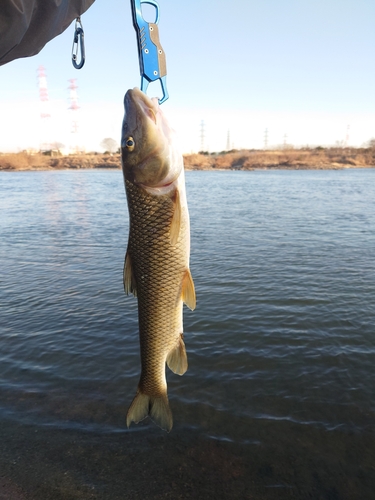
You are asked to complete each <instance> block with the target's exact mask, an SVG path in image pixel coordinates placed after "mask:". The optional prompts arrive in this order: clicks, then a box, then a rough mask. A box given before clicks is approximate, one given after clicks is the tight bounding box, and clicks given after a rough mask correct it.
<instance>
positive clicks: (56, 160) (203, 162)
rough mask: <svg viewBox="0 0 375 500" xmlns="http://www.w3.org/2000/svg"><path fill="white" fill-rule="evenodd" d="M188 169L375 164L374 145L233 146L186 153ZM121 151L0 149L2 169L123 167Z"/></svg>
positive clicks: (286, 167) (298, 167)
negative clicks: (5, 151)
mask: <svg viewBox="0 0 375 500" xmlns="http://www.w3.org/2000/svg"><path fill="white" fill-rule="evenodd" d="M184 164H185V169H186V170H268V169H288V170H298V169H301V170H319V169H320V170H332V169H335V170H337V169H342V168H373V167H375V148H321V147H318V148H315V149H308V148H306V149H289V150H270V151H265V150H247V149H244V150H232V151H224V152H221V153H211V154H210V153H206V152H202V153H197V154H190V155H184ZM120 168H121V156H120V154H118V153H117V154H95V153H89V154H77V155H70V156H62V155H60V154H59V153H54V152H52V153H51V154H42V153H37V154H28V153H25V152H22V153H16V154H1V153H0V171H25V170H66V169H120Z"/></svg>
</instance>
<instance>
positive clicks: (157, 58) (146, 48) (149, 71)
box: [130, 0, 169, 104]
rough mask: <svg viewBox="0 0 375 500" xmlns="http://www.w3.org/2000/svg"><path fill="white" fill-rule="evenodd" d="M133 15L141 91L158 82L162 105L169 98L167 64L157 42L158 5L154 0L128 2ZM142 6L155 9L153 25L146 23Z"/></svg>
mask: <svg viewBox="0 0 375 500" xmlns="http://www.w3.org/2000/svg"><path fill="white" fill-rule="evenodd" d="M130 3H131V7H132V14H133V26H134V28H135V31H136V33H137V43H138V56H139V67H140V71H141V90H142V91H143V92H146V91H147V87H148V84H149V83H150V82H154V81H156V80H160V84H161V88H162V91H163V97H162V98H161V99H159V104H162V103H163V102H164V101H166V100H167V99H168V97H169V95H168V91H167V84H166V75H167V63H166V59H165V54H164V50H163V48H162V46H161V44H160V41H159V28H158V23H159V5H158V3H157V2H155V0H143V1H142V0H130ZM142 4H149V5H152V6H153V7H155V9H156V19H155V22H154V23H148V22H147V21H145V20H144V19H143V16H142V9H141V5H142Z"/></svg>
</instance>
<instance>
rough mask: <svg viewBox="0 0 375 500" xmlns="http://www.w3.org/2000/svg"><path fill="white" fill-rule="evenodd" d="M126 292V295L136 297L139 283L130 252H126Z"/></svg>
mask: <svg viewBox="0 0 375 500" xmlns="http://www.w3.org/2000/svg"><path fill="white" fill-rule="evenodd" d="M124 290H125V293H126V295H129V293H132V294H133V295H134V297H136V296H137V283H136V281H135V277H134V274H133V269H132V260H131V257H130V254H129V252H126V255H125V263H124Z"/></svg>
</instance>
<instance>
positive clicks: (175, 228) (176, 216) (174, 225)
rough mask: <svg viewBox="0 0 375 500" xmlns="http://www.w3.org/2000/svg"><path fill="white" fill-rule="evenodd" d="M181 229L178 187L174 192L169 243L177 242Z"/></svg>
mask: <svg viewBox="0 0 375 500" xmlns="http://www.w3.org/2000/svg"><path fill="white" fill-rule="evenodd" d="M180 229H181V200H180V193H179V191H178V188H177V189H176V192H175V202H174V212H173V217H172V222H171V228H170V237H171V245H175V244H176V243H177V240H178V237H179V235H180Z"/></svg>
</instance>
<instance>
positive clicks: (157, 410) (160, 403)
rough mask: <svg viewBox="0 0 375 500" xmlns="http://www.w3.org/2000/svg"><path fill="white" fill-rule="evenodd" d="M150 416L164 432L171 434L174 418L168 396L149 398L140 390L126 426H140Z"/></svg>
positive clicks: (129, 412) (127, 416) (128, 414)
mask: <svg viewBox="0 0 375 500" xmlns="http://www.w3.org/2000/svg"><path fill="white" fill-rule="evenodd" d="M148 416H150V417H151V418H152V420H153V421H154V422H155V423H156V424H157V425H158V426H159V427H161V428H162V429H163V430H165V431H167V432H169V431H170V430H171V429H172V426H173V417H172V412H171V410H170V408H169V403H168V396H167V394H163V395H162V396H158V397H154V396H148V395H147V394H144V393H143V392H141V391H140V390H139V389H138V391H137V394H136V396H135V398H134V399H133V401H132V404H131V405H130V407H129V410H128V413H127V415H126V425H127V426H128V427H130V424H131V423H132V422H135V423H136V424H138V422H140V421H141V420H143V419H145V418H146V417H148Z"/></svg>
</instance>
